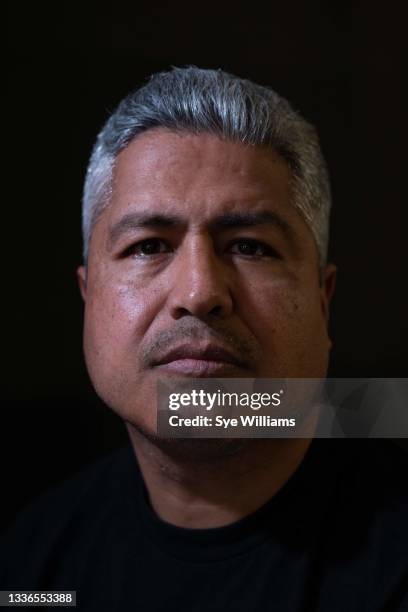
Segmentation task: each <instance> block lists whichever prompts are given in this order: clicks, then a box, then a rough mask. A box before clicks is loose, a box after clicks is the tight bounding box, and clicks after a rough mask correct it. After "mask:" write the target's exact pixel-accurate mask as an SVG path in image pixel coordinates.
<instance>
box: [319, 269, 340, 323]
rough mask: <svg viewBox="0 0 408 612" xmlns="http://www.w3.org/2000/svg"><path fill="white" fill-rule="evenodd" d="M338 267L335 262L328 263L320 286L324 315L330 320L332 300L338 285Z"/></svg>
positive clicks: (327, 320)
mask: <svg viewBox="0 0 408 612" xmlns="http://www.w3.org/2000/svg"><path fill="white" fill-rule="evenodd" d="M336 278H337V268H336V266H335V265H333V264H328V265H327V266H326V268H325V270H324V272H323V279H322V284H321V288H320V300H321V306H322V312H323V316H324V318H325V319H326V322H327V323H328V322H329V313H330V302H331V299H332V297H333V294H334V289H335V287H336Z"/></svg>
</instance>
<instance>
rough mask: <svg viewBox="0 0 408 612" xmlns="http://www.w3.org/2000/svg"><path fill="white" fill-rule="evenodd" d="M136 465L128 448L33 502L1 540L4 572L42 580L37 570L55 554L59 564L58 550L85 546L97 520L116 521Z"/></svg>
mask: <svg viewBox="0 0 408 612" xmlns="http://www.w3.org/2000/svg"><path fill="white" fill-rule="evenodd" d="M136 465H137V464H136V461H135V460H134V455H133V451H132V449H131V447H130V446H129V447H128V446H126V447H124V448H121V449H119V450H117V451H114V452H113V453H111V454H109V455H108V456H106V457H104V458H102V459H100V460H98V461H96V462H94V463H92V464H91V465H90V466H87V467H86V468H84V469H83V470H82V471H81V472H79V473H78V474H77V475H75V476H74V477H72V478H70V479H68V480H66V481H65V482H63V483H62V484H60V485H58V486H57V487H55V488H53V489H51V490H50V491H47V492H46V493H44V494H43V495H41V496H40V497H38V498H37V499H35V500H34V501H33V502H32V503H30V504H29V505H28V506H27V507H26V508H25V509H24V510H22V511H21V512H20V513H19V515H18V516H17V518H16V520H15V521H14V523H13V524H12V525H11V526H10V527H9V529H7V531H6V532H5V534H3V535H2V538H1V539H0V576H2V575H3V573H4V574H5V575H6V576H10V577H11V578H10V579H11V580H15V579H16V578H15V577H16V576H17V575H19V576H20V577H21V580H25V581H26V584H27V583H28V584H32V583H36V582H37V583H38V581H36V580H35V574H36V572H37V570H38V571H40V570H41V568H43V567H44V566H45V565H47V564H49V562H50V559H51V558H53V559H54V562H55V558H56V555H58V551H68V550H69V548H70V546H74V545H75V543H77V545H79V544H80V543H81V542H82V541H84V540H86V539H87V538H88V539H89V538H90V537H92V535H91V534H92V531H93V530H94V529H95V526H96V524H101V523H103V522H104V521H106V522H109V521H110V517H111V516H112V514H113V513H115V512H116V506H117V503H118V499H120V498H121V495H120V492H119V490H120V489H123V478H124V477H125V474H126V473H129V472H130V471H131V470H132V468H135V467H136ZM134 471H135V470H134ZM23 560H24V562H23ZM23 568H24V569H23ZM18 582H20V580H19V581H18ZM11 586H12V587H13V588H15V587H17V584H15V582H13V584H12V585H11Z"/></svg>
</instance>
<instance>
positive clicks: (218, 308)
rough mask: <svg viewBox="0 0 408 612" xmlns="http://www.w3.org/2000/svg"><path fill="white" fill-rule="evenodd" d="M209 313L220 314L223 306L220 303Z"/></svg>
mask: <svg viewBox="0 0 408 612" xmlns="http://www.w3.org/2000/svg"><path fill="white" fill-rule="evenodd" d="M209 314H212V315H220V314H222V306H220V305H218V306H214V308H212V309H211V311H210V312H209Z"/></svg>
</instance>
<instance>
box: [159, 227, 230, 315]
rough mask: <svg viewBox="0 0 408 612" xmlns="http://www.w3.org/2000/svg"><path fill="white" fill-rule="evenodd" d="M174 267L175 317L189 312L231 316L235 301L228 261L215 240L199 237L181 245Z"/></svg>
mask: <svg viewBox="0 0 408 612" xmlns="http://www.w3.org/2000/svg"><path fill="white" fill-rule="evenodd" d="M174 263H176V265H175V266H174V268H173V274H174V277H173V278H172V283H171V285H172V291H171V296H170V311H171V316H172V317H173V318H174V319H180V318H181V317H183V316H186V315H190V316H195V317H198V318H204V317H206V316H208V315H213V316H217V317H220V318H225V317H228V316H229V315H230V314H231V312H232V308H233V301H232V296H231V291H230V287H229V284H228V277H227V270H226V268H225V264H224V263H223V262H222V261H220V259H219V257H218V256H217V254H216V252H215V251H214V246H213V243H212V240H211V239H210V238H209V237H206V236H197V237H194V238H193V239H192V240H190V241H188V242H187V243H186V244H183V245H182V246H180V248H179V253H178V256H177V260H176V261H175V262H174Z"/></svg>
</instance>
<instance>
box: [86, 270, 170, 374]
mask: <svg viewBox="0 0 408 612" xmlns="http://www.w3.org/2000/svg"><path fill="white" fill-rule="evenodd" d="M158 295H159V294H158V292H157V291H154V290H153V291H152V290H150V289H149V291H147V290H146V288H141V287H140V286H138V287H136V286H135V284H134V283H131V282H126V283H112V282H109V280H108V279H106V280H105V281H104V282H98V283H95V284H94V285H93V287H91V290H90V291H89V293H88V300H87V303H86V308H85V327H84V330H85V331H84V345H85V353H86V355H87V358H88V361H91V362H97V363H98V367H99V368H102V371H103V372H104V373H106V370H110V371H112V368H114V367H116V368H117V367H118V365H119V364H122V365H125V363H126V362H127V361H129V362H131V363H132V364H133V368H135V366H136V365H137V362H136V360H135V352H136V351H137V349H138V347H139V344H140V341H141V340H142V338H143V336H144V334H145V333H146V330H147V329H148V327H149V325H150V323H151V321H152V320H153V318H154V313H155V312H156V311H157V308H158V307H157V304H156V301H157V298H158ZM94 369H96V368H94Z"/></svg>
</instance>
